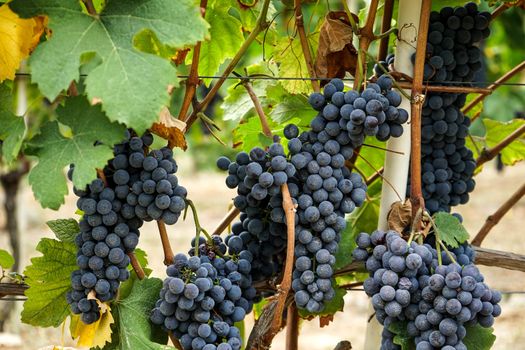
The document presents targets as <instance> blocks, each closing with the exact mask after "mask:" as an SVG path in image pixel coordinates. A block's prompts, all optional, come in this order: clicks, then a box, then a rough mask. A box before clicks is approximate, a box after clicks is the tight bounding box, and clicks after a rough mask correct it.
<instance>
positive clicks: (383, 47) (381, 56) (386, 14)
mask: <svg viewBox="0 0 525 350" xmlns="http://www.w3.org/2000/svg"><path fill="white" fill-rule="evenodd" d="M393 13H394V0H385V5H384V7H383V18H382V22H381V33H387V32H388V31H389V30H390V26H391V25H392V14H393ZM388 39H389V36H388V35H386V36H383V37H382V38H381V41H379V51H378V53H377V60H378V61H384V60H385V58H386V56H387V53H388Z"/></svg>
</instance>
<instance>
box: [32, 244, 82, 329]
mask: <svg viewBox="0 0 525 350" xmlns="http://www.w3.org/2000/svg"><path fill="white" fill-rule="evenodd" d="M36 250H37V251H39V252H40V253H42V254H43V256H40V257H36V258H32V259H31V265H29V266H27V267H26V269H25V271H24V275H25V276H27V278H26V283H27V284H28V285H29V289H28V290H26V292H25V295H26V296H27V300H26V301H25V302H24V310H23V311H22V322H24V323H28V324H30V325H33V326H39V327H58V326H59V325H60V324H61V323H62V322H63V321H64V320H65V319H66V317H67V316H68V315H70V311H69V305H68V304H67V302H66V293H67V292H68V291H69V289H70V288H71V284H70V283H71V282H70V275H71V273H72V272H73V271H75V270H76V269H77V264H76V262H77V247H76V246H75V244H73V243H69V242H61V241H57V240H55V239H50V238H42V240H41V241H40V242H39V243H38V245H37V247H36Z"/></svg>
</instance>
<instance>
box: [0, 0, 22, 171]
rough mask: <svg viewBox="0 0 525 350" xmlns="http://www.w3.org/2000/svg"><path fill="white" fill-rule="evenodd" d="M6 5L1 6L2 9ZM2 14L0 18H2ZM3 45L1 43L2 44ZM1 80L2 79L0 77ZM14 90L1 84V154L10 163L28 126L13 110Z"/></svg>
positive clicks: (18, 149)
mask: <svg viewBox="0 0 525 350" xmlns="http://www.w3.org/2000/svg"><path fill="white" fill-rule="evenodd" d="M4 6H6V5H4ZM4 6H1V7H0V9H1V8H2V7H4ZM1 17H2V16H1V14H0V18H1ZM0 46H1V44H0ZM0 80H1V79H0ZM12 100H13V95H12V90H11V88H9V87H8V86H7V85H6V84H1V85H0V140H1V141H3V142H2V147H1V155H2V157H3V158H4V159H5V161H6V163H8V164H10V163H12V162H13V161H14V160H16V159H17V157H18V153H19V152H20V148H21V147H22V142H23V141H24V134H25V131H26V126H25V123H24V118H22V117H17V116H15V115H14V114H13V113H12V111H11V108H12V105H13V101H12Z"/></svg>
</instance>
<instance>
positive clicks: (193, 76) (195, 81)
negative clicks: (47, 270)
mask: <svg viewBox="0 0 525 350" xmlns="http://www.w3.org/2000/svg"><path fill="white" fill-rule="evenodd" d="M207 6H208V0H201V3H200V9H201V15H202V17H205V16H206V7H207ZM201 45H202V42H201V41H199V42H197V44H195V47H194V48H193V57H192V58H191V68H190V74H189V76H188V79H186V90H185V91H184V99H183V100H182V105H181V107H180V111H179V119H183V118H184V117H186V114H187V113H188V110H189V108H190V105H191V101H192V100H193V97H194V96H195V92H196V91H197V85H199V58H200V53H201Z"/></svg>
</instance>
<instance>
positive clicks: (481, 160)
mask: <svg viewBox="0 0 525 350" xmlns="http://www.w3.org/2000/svg"><path fill="white" fill-rule="evenodd" d="M524 133H525V124H524V125H522V126H520V127H519V128H517V129H516V130H514V131H513V132H512V133H510V134H509V135H508V136H507V137H505V138H504V139H503V140H501V141H500V143H498V144H497V145H495V146H494V147H492V148H483V150H482V151H481V153H480V155H479V157H478V159H476V168H479V167H480V166H481V165H483V164H485V163H486V162H488V161H489V160H491V159H493V158H494V157H496V156H497V155H498V154H499V153H500V152H501V151H502V150H503V149H504V148H505V147H507V146H508V145H510V144H511V143H512V142H513V141H514V140H516V139H517V138H518V137H520V136H521V135H523V134H524Z"/></svg>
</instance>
